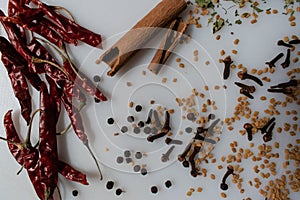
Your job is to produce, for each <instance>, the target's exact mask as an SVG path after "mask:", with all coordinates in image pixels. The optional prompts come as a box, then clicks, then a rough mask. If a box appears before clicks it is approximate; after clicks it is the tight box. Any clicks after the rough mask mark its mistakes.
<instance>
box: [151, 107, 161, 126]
mask: <svg viewBox="0 0 300 200" xmlns="http://www.w3.org/2000/svg"><path fill="white" fill-rule="evenodd" d="M153 115H154V120H155V126H156V128H158V129H160V128H161V127H162V125H161V123H160V120H159V116H158V113H157V111H156V110H154V111H153Z"/></svg>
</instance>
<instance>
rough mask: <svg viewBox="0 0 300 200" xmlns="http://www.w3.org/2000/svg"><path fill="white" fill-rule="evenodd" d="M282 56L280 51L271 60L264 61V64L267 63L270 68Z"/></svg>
mask: <svg viewBox="0 0 300 200" xmlns="http://www.w3.org/2000/svg"><path fill="white" fill-rule="evenodd" d="M283 56H284V54H283V53H280V54H278V55H277V56H276V57H275V58H273V59H272V60H271V61H269V62H266V65H269V68H272V67H276V66H275V63H276V62H277V61H278V60H279V59H280V58H282V57H283Z"/></svg>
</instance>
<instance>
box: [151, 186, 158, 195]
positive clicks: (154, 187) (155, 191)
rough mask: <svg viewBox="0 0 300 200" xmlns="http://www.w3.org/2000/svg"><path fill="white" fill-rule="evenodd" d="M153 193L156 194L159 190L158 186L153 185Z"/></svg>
mask: <svg viewBox="0 0 300 200" xmlns="http://www.w3.org/2000/svg"><path fill="white" fill-rule="evenodd" d="M151 192H152V194H156V193H157V192H158V188H157V187H156V186H152V187H151Z"/></svg>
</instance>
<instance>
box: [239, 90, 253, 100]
mask: <svg viewBox="0 0 300 200" xmlns="http://www.w3.org/2000/svg"><path fill="white" fill-rule="evenodd" d="M240 93H241V94H243V95H245V96H246V97H248V98H250V99H254V97H253V96H252V95H251V94H250V93H249V92H248V90H245V89H244V88H241V89H240Z"/></svg>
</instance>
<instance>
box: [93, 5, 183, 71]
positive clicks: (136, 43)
mask: <svg viewBox="0 0 300 200" xmlns="http://www.w3.org/2000/svg"><path fill="white" fill-rule="evenodd" d="M186 7H187V3H186V2H185V1H184V0H163V1H161V2H160V3H159V4H158V5H157V6H156V7H155V8H153V9H152V10H151V11H150V12H149V13H148V14H147V15H146V16H145V17H144V18H143V19H141V20H140V21H139V22H138V23H137V24H136V25H135V26H134V27H132V29H131V30H130V31H129V32H127V33H126V34H125V35H124V36H123V37H122V38H121V39H120V40H119V41H118V42H116V43H115V44H114V45H113V46H112V47H111V48H110V49H108V50H107V51H106V52H105V53H104V54H103V55H102V56H101V57H100V58H99V59H98V60H97V63H100V62H101V61H103V62H105V63H107V64H108V65H109V67H110V68H111V70H110V71H109V72H108V73H107V75H108V76H114V75H115V74H116V73H117V72H118V71H119V69H120V68H121V67H122V66H123V65H124V64H125V63H126V62H127V61H128V60H129V58H130V57H131V56H133V55H134V54H135V53H136V52H137V51H138V50H139V49H141V48H142V47H143V45H145V43H146V42H147V41H149V39H150V38H151V36H153V35H154V33H155V32H156V30H157V29H158V28H160V27H165V26H166V25H167V24H168V23H170V22H171V21H172V20H174V19H175V18H177V17H178V15H179V14H180V13H181V12H182V11H183V10H185V9H186Z"/></svg>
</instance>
